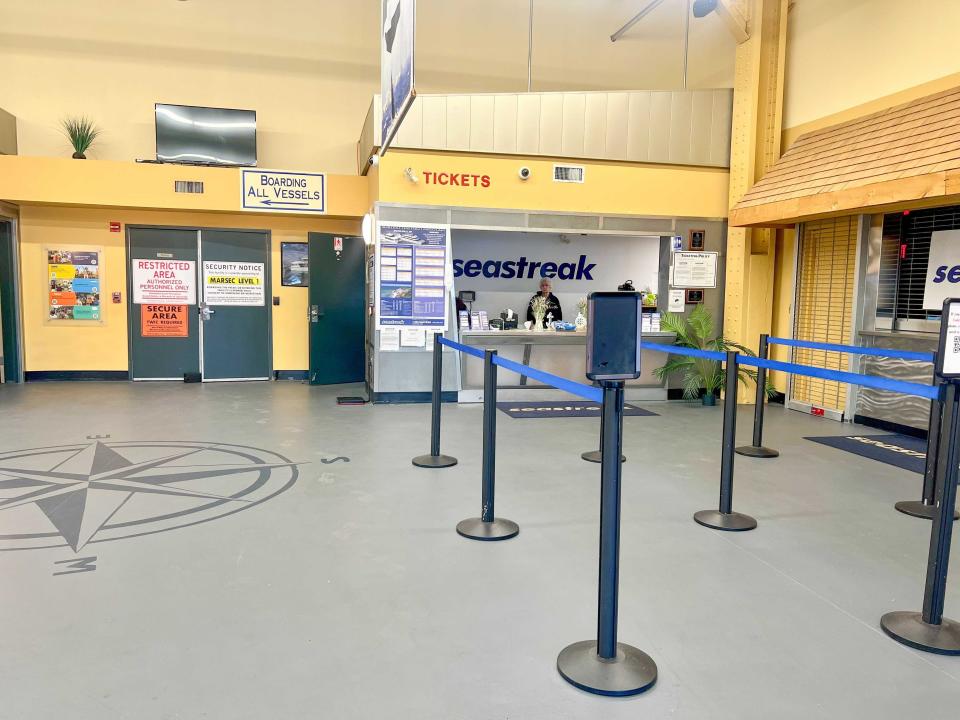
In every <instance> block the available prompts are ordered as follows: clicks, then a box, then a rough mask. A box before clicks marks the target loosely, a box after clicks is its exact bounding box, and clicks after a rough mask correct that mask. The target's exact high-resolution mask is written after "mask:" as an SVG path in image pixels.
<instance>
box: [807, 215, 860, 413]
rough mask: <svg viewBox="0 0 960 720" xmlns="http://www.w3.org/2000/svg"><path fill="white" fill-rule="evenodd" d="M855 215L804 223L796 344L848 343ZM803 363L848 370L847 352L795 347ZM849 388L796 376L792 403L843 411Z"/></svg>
mask: <svg viewBox="0 0 960 720" xmlns="http://www.w3.org/2000/svg"><path fill="white" fill-rule="evenodd" d="M858 226H859V223H858V218H857V217H856V216H851V217H842V218H835V219H831V220H823V221H819V222H809V223H804V225H803V230H802V234H801V238H800V247H799V249H798V257H797V296H796V311H795V314H794V329H793V336H794V338H796V339H797V340H810V341H814V342H827V343H841V344H849V342H850V330H851V326H852V322H853V290H854V284H855V282H856V279H855V277H854V269H855V266H856V254H857V229H858ZM793 361H794V362H796V363H800V364H803V365H813V366H815V367H821V368H827V369H830V370H846V369H847V357H846V355H845V354H843V353H838V352H828V351H825V350H808V349H805V348H794V349H793ZM846 396H847V389H846V385H842V384H841V383H838V382H834V381H832V380H820V379H818V378H811V377H803V376H800V375H794V376H793V377H792V383H791V393H790V399H791V401H793V402H796V403H800V404H803V405H807V404H809V405H810V406H812V407H815V408H823V409H827V410H835V411H838V412H840V413H842V412H843V410H844V406H845V404H846Z"/></svg>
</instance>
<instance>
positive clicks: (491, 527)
mask: <svg viewBox="0 0 960 720" xmlns="http://www.w3.org/2000/svg"><path fill="white" fill-rule="evenodd" d="M519 532H520V526H519V525H517V524H516V523H515V522H514V521H513V520H506V519H504V518H494V519H493V521H492V522H484V521H483V520H481V519H480V518H478V517H477V518H468V519H466V520H461V521H460V522H459V523H457V533H459V534H460V535H462V536H463V537H465V538H470V539H471V540H509V539H510V538H512V537H516V536H517V533H519Z"/></svg>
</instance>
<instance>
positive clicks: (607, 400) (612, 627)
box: [557, 381, 657, 695]
mask: <svg viewBox="0 0 960 720" xmlns="http://www.w3.org/2000/svg"><path fill="white" fill-rule="evenodd" d="M602 412H603V420H604V422H603V424H602V429H601V432H602V433H603V434H602V437H601V439H600V447H601V455H602V457H603V459H602V461H601V463H600V484H601V488H600V583H599V590H598V593H597V605H598V608H597V639H596V640H582V641H580V642H576V643H573V644H572V645H568V646H567V647H565V648H564V649H563V651H562V652H561V653H560V655H559V656H558V657H557V670H559V671H560V674H561V675H562V676H563V678H564V679H565V680H566V681H567V682H569V683H570V684H572V685H575V686H576V687H578V688H580V689H581V690H586V691H587V692H592V693H596V694H598V695H636V694H638V693H641V692H643V691H644V690H646V689H648V688H650V687H652V686H653V684H654V683H655V682H656V681H657V664H656V663H655V662H654V661H653V659H652V658H651V657H650V656H649V655H647V654H646V653H645V652H643V651H642V650H639V649H638V648H635V647H633V646H632V645H626V644H625V643H620V642H617V604H618V596H619V580H620V478H621V472H622V471H621V467H620V466H621V463H618V462H615V461H613V462H611V460H610V458H616V457H617V456H619V455H620V451H621V447H622V445H623V441H622V435H623V382H622V381H613V382H604V383H603V411H602Z"/></svg>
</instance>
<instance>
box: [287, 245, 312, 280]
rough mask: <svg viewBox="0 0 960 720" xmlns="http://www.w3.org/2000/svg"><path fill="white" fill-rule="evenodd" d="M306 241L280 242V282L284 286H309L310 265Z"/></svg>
mask: <svg viewBox="0 0 960 720" xmlns="http://www.w3.org/2000/svg"><path fill="white" fill-rule="evenodd" d="M307 247H308V246H307V243H300V242H282V243H280V284H281V285H284V286H286V287H309V286H310V265H309V258H308V255H307Z"/></svg>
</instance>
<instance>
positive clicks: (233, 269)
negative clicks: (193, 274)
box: [203, 260, 265, 306]
mask: <svg viewBox="0 0 960 720" xmlns="http://www.w3.org/2000/svg"><path fill="white" fill-rule="evenodd" d="M263 279H264V275H263V263H245V262H226V261H222V260H210V261H206V260H205V261H204V263H203V301H204V302H205V303H206V304H207V305H258V306H262V305H263V304H264V296H265V295H264V287H263Z"/></svg>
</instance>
